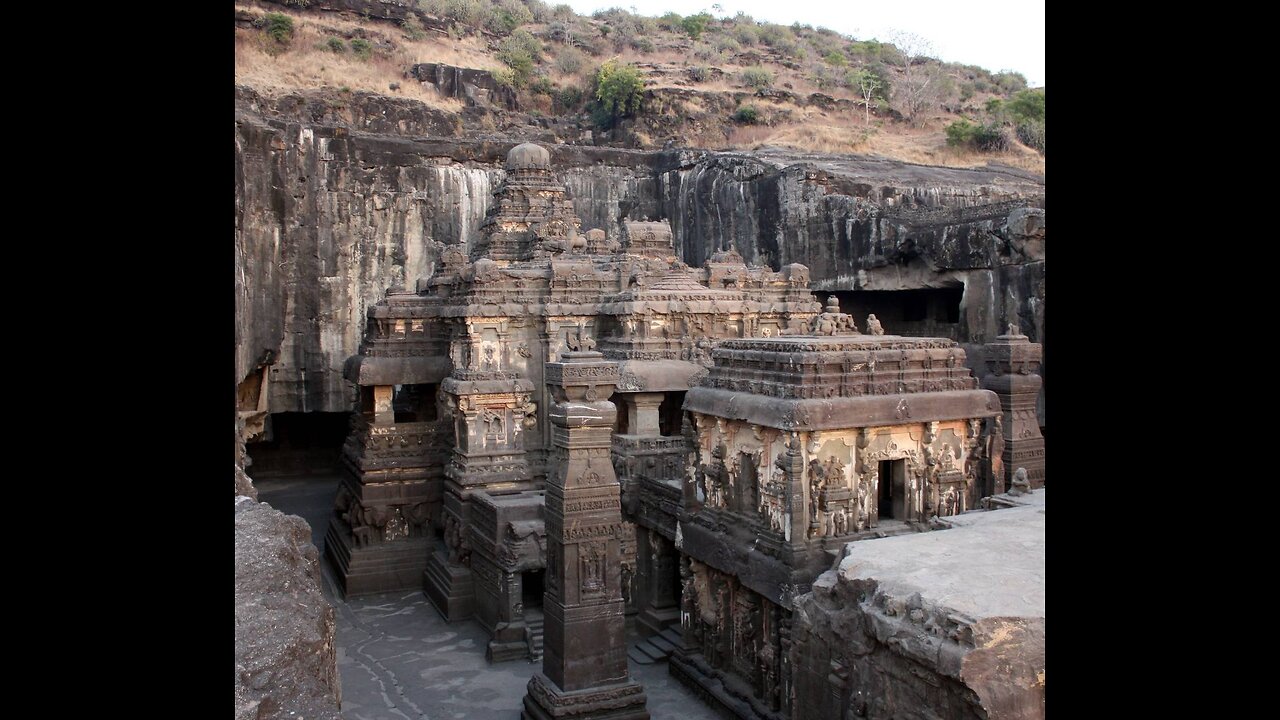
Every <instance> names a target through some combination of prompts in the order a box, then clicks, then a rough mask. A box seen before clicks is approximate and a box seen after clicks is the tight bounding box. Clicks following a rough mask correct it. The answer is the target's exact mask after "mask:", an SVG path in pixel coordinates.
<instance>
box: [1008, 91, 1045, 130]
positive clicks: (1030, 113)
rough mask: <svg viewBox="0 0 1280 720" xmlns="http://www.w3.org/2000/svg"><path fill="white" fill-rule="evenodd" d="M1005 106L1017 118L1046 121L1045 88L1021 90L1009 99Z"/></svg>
mask: <svg viewBox="0 0 1280 720" xmlns="http://www.w3.org/2000/svg"><path fill="white" fill-rule="evenodd" d="M1005 108H1006V109H1008V111H1009V113H1010V114H1011V115H1013V117H1014V119H1016V120H1019V121H1023V122H1025V121H1031V120H1036V121H1039V122H1044V88H1040V89H1039V90H1023V91H1021V92H1019V93H1018V94H1016V95H1014V96H1013V98H1012V99H1011V100H1009V102H1008V103H1007V104H1006V105H1005Z"/></svg>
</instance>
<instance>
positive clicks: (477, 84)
mask: <svg viewBox="0 0 1280 720" xmlns="http://www.w3.org/2000/svg"><path fill="white" fill-rule="evenodd" d="M409 74H410V75H412V76H413V77H415V78H417V80H418V82H422V83H426V84H429V85H431V86H432V87H434V88H435V89H436V91H437V92H439V93H440V96H441V97H446V98H452V99H455V100H459V101H461V102H463V103H466V104H467V105H482V106H493V105H496V106H500V107H502V108H505V109H507V110H518V109H520V103H519V101H518V100H517V99H516V91H515V88H513V87H511V86H510V85H503V84H501V83H499V82H498V81H497V80H496V79H494V77H493V73H491V72H489V71H488V70H475V69H473V68H460V67H454V66H453V65H445V64H444V63H418V64H417V65H414V66H413V67H411V68H409Z"/></svg>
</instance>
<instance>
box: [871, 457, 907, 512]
mask: <svg viewBox="0 0 1280 720" xmlns="http://www.w3.org/2000/svg"><path fill="white" fill-rule="evenodd" d="M906 473H907V461H905V460H882V461H880V480H879V483H880V493H879V502H878V503H877V510H878V512H879V514H880V517H881V518H894V519H897V520H905V519H906V514H907V513H906V509H907V504H906V502H907V488H906V481H907V474H906Z"/></svg>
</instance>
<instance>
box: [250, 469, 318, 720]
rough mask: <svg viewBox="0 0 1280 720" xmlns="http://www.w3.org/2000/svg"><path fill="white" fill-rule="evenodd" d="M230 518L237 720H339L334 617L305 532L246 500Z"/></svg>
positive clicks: (297, 522)
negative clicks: (232, 521)
mask: <svg viewBox="0 0 1280 720" xmlns="http://www.w3.org/2000/svg"><path fill="white" fill-rule="evenodd" d="M241 475H242V472H241V471H240V469H239V468H238V467H237V482H238V480H239V477H240V476H241ZM235 518H236V720H274V719H276V718H280V719H281V720H284V719H285V718H298V717H304V718H307V720H340V717H341V716H340V715H339V709H340V703H341V699H342V686H341V685H340V683H339V682H338V666H337V650H336V645H335V637H334V632H335V614H334V610H333V607H332V606H330V605H329V602H328V601H327V600H326V599H325V597H324V595H323V594H322V592H321V590H320V566H319V553H318V552H317V551H316V547H315V545H313V544H312V543H311V528H310V527H309V526H308V525H307V523H306V522H305V521H304V520H303V519H302V518H300V517H297V516H295V515H285V514H284V513H282V512H280V511H278V510H275V509H273V508H272V507H271V506H270V505H267V504H265V503H257V502H254V501H253V500H251V499H249V498H247V497H237V498H236V506H235Z"/></svg>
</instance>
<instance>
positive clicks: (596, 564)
mask: <svg viewBox="0 0 1280 720" xmlns="http://www.w3.org/2000/svg"><path fill="white" fill-rule="evenodd" d="M546 381H547V386H548V390H549V391H550V394H551V395H552V397H553V398H554V399H555V404H554V405H552V407H551V410H550V412H549V414H548V415H549V419H550V420H551V430H552V433H551V440H552V454H551V461H550V463H549V465H550V470H551V472H550V473H549V475H548V477H547V484H546V527H547V575H546V592H545V595H544V599H543V613H544V627H543V643H544V646H543V647H544V650H543V652H544V655H543V657H542V672H538V673H535V674H534V675H533V677H532V678H531V679H530V680H529V690H528V694H526V695H525V698H524V710H523V712H521V714H520V717H521V718H524V719H525V720H529V719H531V718H532V719H536V720H547V719H549V718H565V717H573V718H575V720H577V719H578V718H609V719H610V720H614V719H618V720H622V719H627V720H631V719H634V720H648V717H649V712H648V711H647V710H646V709H645V700H646V698H645V694H644V688H643V687H642V686H641V685H640V684H639V683H637V682H635V681H634V680H632V679H631V676H630V673H629V671H628V669H627V652H626V651H627V647H626V633H625V628H624V624H623V623H624V617H623V613H624V609H625V608H624V603H623V599H622V567H621V564H622V563H621V548H620V545H621V541H622V532H623V525H622V505H621V499H620V496H619V492H620V491H619V487H618V480H617V477H616V476H615V474H614V471H613V463H612V461H611V460H610V457H609V445H610V435H611V432H612V427H613V422H614V418H615V417H616V415H617V410H616V408H614V406H613V403H611V402H609V400H608V398H609V396H610V395H611V394H612V393H613V390H614V387H615V386H616V384H617V381H618V365H617V363H614V362H608V361H606V360H605V359H604V356H603V355H602V354H600V353H598V352H595V351H580V352H566V353H564V354H563V355H562V356H561V361H560V362H558V363H548V364H547V366H546Z"/></svg>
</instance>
